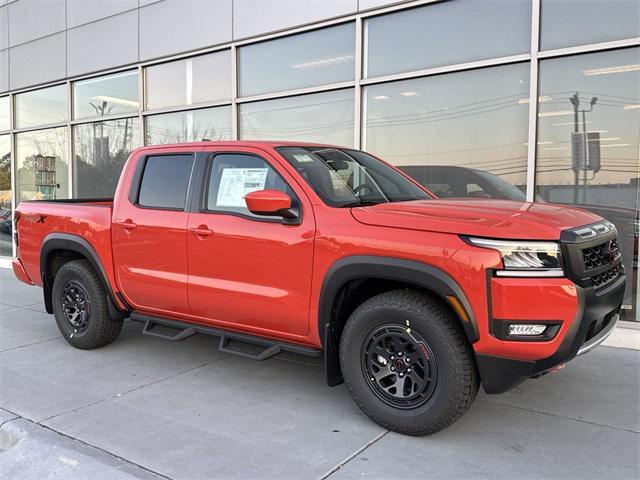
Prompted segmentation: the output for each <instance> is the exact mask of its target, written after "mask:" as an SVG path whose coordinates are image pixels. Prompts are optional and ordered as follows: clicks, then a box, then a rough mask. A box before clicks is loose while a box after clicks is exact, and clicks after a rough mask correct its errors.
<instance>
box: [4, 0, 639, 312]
mask: <svg viewBox="0 0 640 480" xmlns="http://www.w3.org/2000/svg"><path fill="white" fill-rule="evenodd" d="M203 139H208V140H227V139H281V140H301V141H307V142H322V143H331V144H338V145H345V146H349V147H356V148H362V149H365V150H367V151H369V152H371V153H373V154H375V155H378V156H380V157H382V158H384V159H386V160H388V161H390V162H392V163H393V164H395V165H397V166H399V167H401V168H402V169H404V170H405V171H406V172H408V173H409V174H411V175H413V176H414V177H415V178H416V179H417V180H418V181H420V182H421V183H423V184H425V185H427V186H428V187H429V188H430V189H431V190H432V191H434V192H435V193H436V194H438V195H439V196H444V197H454V196H466V197H476V198H486V197H497V198H506V199H513V200H528V201H533V200H536V201H542V202H555V203H563V204H567V205H572V206H573V205H577V206H579V207H581V208H585V209H588V210H591V211H593V212H595V213H597V214H599V215H601V216H603V217H605V218H607V219H609V220H611V221H612V222H613V223H615V224H616V226H617V228H618V230H619V233H620V236H621V238H622V250H623V255H624V263H625V265H626V267H627V271H628V274H629V277H628V278H629V287H628V291H627V294H626V298H625V302H624V309H625V310H624V313H625V315H624V317H625V318H626V319H632V320H634V319H638V314H637V311H638V305H639V300H638V295H637V289H638V269H637V257H638V212H639V207H640V191H639V188H640V187H639V177H640V4H639V3H638V2H637V0H590V1H588V2H580V6H579V8H578V7H577V2H576V1H573V0H510V1H506V0H449V1H425V0H422V1H419V0H417V1H413V2H406V3H401V4H398V5H392V6H387V7H383V8H379V9H371V10H368V11H365V12H360V13H356V14H351V15H346V16H343V17H339V18H334V19H331V20H328V21H324V22H318V23H317V24H315V25H307V26H304V27H300V28H295V29H293V30H291V31H281V32H279V33H276V34H269V35H264V36H262V37H259V36H257V37H254V38H251V39H249V40H240V41H234V42H230V43H225V44H222V45H215V46H211V47H208V48H204V49H200V50H197V51H194V52H191V53H189V54H180V55H174V56H172V57H170V58H156V59H154V60H151V61H147V62H141V63H138V64H132V65H130V66H128V67H126V68H119V69H115V70H113V69H112V70H109V71H105V72H98V73H95V74H92V75H90V76H82V77H77V78H68V79H66V80H65V81H61V82H55V83H52V84H47V85H42V86H40V87H38V88H29V89H25V90H19V91H10V92H8V93H7V94H0V257H10V256H11V255H12V254H13V245H12V236H11V229H12V225H11V222H12V210H13V209H14V208H15V205H16V204H17V203H19V202H20V201H21V200H29V199H50V198H58V199H60V198H70V197H76V198H84V197H86V198H102V197H109V196H112V195H113V192H114V189H115V186H116V183H117V180H118V176H119V173H120V170H121V168H122V165H123V163H124V162H125V160H126V158H127V156H128V155H129V153H130V152H131V150H132V149H133V148H135V147H137V146H140V145H143V144H162V143H175V142H185V141H198V140H203Z"/></svg>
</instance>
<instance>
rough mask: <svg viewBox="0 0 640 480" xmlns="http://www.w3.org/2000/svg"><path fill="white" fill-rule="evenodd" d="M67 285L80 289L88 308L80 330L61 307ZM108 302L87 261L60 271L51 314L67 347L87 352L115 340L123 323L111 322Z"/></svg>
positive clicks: (78, 261) (65, 267)
mask: <svg viewBox="0 0 640 480" xmlns="http://www.w3.org/2000/svg"><path fill="white" fill-rule="evenodd" d="M69 285H79V288H80V289H83V290H84V292H83V293H85V294H86V297H87V302H88V304H89V312H88V314H87V317H86V318H87V321H86V325H85V327H83V328H80V329H78V328H74V326H73V325H72V324H71V323H70V321H69V319H68V318H67V313H66V312H65V309H64V306H63V293H64V292H65V288H69ZM107 301H108V300H107V293H106V291H105V288H104V286H103V284H102V282H101V280H100V278H99V277H98V274H97V273H96V271H95V270H94V269H93V267H92V266H91V264H90V263H89V262H88V261H87V260H73V261H70V262H67V263H65V264H64V265H63V266H62V267H60V270H58V272H57V274H56V276H55V279H54V281H53V289H52V304H53V313H54V316H55V318H56V323H57V324H58V329H59V330H60V333H62V336H63V337H64V338H65V340H66V341H67V342H69V344H71V345H72V346H74V347H76V348H80V349H83V350H89V349H92V348H98V347H102V346H104V345H107V344H109V343H111V342H113V341H114V340H115V339H116V338H117V337H118V335H119V334H120V330H122V324H123V320H122V319H115V320H114V319H112V318H111V316H110V315H109V308H108V307H107Z"/></svg>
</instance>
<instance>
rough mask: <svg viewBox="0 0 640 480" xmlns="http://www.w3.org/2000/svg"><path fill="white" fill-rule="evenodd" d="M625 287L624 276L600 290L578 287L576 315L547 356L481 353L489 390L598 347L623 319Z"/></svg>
mask: <svg viewBox="0 0 640 480" xmlns="http://www.w3.org/2000/svg"><path fill="white" fill-rule="evenodd" d="M625 286H626V277H625V276H624V275H621V276H620V277H619V278H618V279H616V280H615V281H613V282H612V283H611V284H609V285H608V286H607V287H606V288H603V289H600V290H597V289H595V288H593V287H588V288H583V287H580V286H576V289H577V294H578V304H579V306H578V311H577V313H576V316H575V318H574V320H573V321H572V322H571V325H570V326H569V329H568V331H567V332H566V334H565V336H564V338H563V340H562V343H560V346H559V347H558V349H557V350H556V351H555V353H553V354H552V355H550V356H548V357H546V358H542V359H539V360H531V361H527V360H514V359H511V358H505V357H500V356H494V355H483V354H477V355H476V362H477V365H478V370H479V372H480V377H481V378H482V385H483V387H484V389H485V391H486V392H487V393H503V392H506V391H508V390H510V389H512V388H514V387H516V386H517V385H519V384H520V383H522V382H523V381H525V380H526V379H527V378H532V377H538V376H540V375H544V374H545V373H548V372H549V371H550V370H553V369H554V368H555V367H558V366H559V365H562V364H564V363H566V362H568V361H569V360H571V359H572V358H574V357H576V356H577V355H581V354H583V353H587V352H589V351H590V350H592V349H593V348H595V347H596V346H598V345H599V344H600V343H602V342H603V341H604V340H605V339H606V338H607V337H608V336H609V335H610V334H611V332H612V331H613V329H614V327H615V325H616V323H617V321H618V319H619V311H620V307H621V305H622V300H623V297H624V291H625Z"/></svg>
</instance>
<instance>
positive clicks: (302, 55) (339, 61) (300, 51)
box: [238, 23, 355, 97]
mask: <svg viewBox="0 0 640 480" xmlns="http://www.w3.org/2000/svg"><path fill="white" fill-rule="evenodd" d="M354 65H355V25H354V23H347V24H344V25H338V26H335V27H328V28H323V29H320V30H314V31H312V32H307V33H300V34H297V35H292V36H289V37H284V38H279V39H276V40H268V41H265V42H260V43H256V44H254V45H248V46H246V47H241V48H240V49H239V50H238V76H239V81H240V96H243V97H246V96H250V95H259V94H262V93H270V92H281V91H285V90H293V89H297V88H304V87H313V86H317V85H326V84H330V83H338V82H344V81H349V80H353V79H354V73H355V67H354Z"/></svg>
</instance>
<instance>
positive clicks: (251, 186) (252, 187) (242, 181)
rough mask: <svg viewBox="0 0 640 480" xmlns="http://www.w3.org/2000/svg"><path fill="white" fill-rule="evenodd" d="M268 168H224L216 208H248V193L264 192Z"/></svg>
mask: <svg viewBox="0 0 640 480" xmlns="http://www.w3.org/2000/svg"><path fill="white" fill-rule="evenodd" d="M268 173H269V169H268V168H223V169H222V176H221V177H220V188H219V189H218V198H217V200H216V206H218V207H246V204H245V203H244V197H245V195H246V194H247V193H250V192H255V191H256V190H264V185H265V183H266V181H267V174H268Z"/></svg>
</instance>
